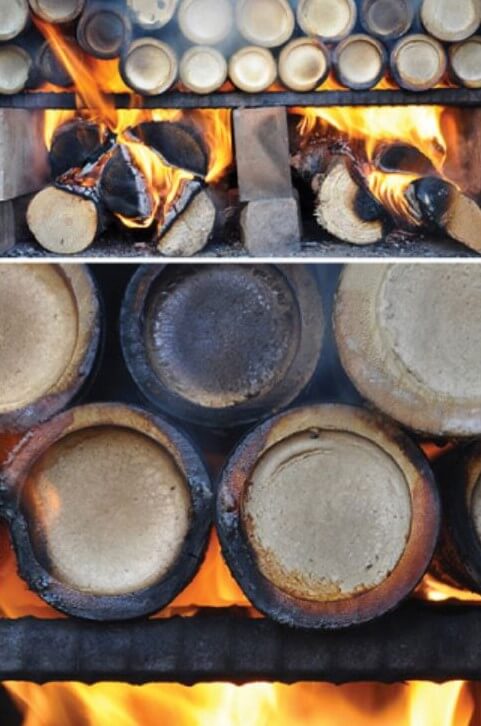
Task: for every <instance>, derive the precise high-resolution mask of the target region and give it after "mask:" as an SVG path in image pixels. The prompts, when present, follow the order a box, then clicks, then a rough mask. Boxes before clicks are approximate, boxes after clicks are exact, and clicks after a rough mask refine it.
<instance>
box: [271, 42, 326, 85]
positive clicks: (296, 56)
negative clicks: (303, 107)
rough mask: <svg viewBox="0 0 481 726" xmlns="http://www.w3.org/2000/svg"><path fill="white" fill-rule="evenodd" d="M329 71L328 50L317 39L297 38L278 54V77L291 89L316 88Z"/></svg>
mask: <svg viewBox="0 0 481 726" xmlns="http://www.w3.org/2000/svg"><path fill="white" fill-rule="evenodd" d="M328 73H329V51H328V50H327V48H325V46H323V45H322V43H320V42H319V41H317V40H311V39H310V38H297V39H296V40H292V41H291V42H290V43H288V44H287V45H286V46H285V48H283V49H282V52H281V54H280V56H279V77H280V79H281V81H282V83H283V84H284V85H285V86H286V87H287V88H290V89H292V90H293V91H300V92H302V91H312V90H314V89H315V88H318V86H320V85H321V84H322V83H323V82H324V80H325V79H326V77H327V74H328Z"/></svg>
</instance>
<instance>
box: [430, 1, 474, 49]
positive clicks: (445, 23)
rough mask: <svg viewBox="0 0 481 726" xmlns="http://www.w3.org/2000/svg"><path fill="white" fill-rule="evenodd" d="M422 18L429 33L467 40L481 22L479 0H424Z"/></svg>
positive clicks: (445, 39) (451, 40)
mask: <svg viewBox="0 0 481 726" xmlns="http://www.w3.org/2000/svg"><path fill="white" fill-rule="evenodd" d="M421 20H422V23H423V25H424V27H425V29H426V30H427V32H428V33H430V34H431V35H433V36H434V37H435V38H438V39H439V40H443V41H446V42H451V43H452V42H455V41H460V40H465V39H466V38H469V36H470V35H472V34H473V33H475V32H476V30H477V29H478V28H479V26H480V24H481V3H480V2H479V0H423V3H422V6H421Z"/></svg>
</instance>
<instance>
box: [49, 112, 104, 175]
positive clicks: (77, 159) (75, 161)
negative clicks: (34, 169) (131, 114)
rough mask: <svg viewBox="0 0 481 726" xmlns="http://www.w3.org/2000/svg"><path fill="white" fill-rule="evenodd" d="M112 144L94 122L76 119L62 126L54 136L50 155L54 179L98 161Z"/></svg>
mask: <svg viewBox="0 0 481 726" xmlns="http://www.w3.org/2000/svg"><path fill="white" fill-rule="evenodd" d="M112 143H113V142H112V139H111V137H110V136H109V135H108V134H106V133H104V132H103V131H102V129H101V127H100V126H98V124H96V123H94V122H93V121H86V120H84V119H81V118H76V119H73V120H72V121H68V122H67V123H65V124H62V125H61V126H59V127H58V128H57V129H56V131H55V133H54V135H53V138H52V145H51V148H50V153H49V160H50V167H51V169H52V176H53V178H54V179H56V178H57V177H59V176H60V175H61V174H65V172H67V171H69V169H74V168H81V167H83V166H85V165H86V164H87V163H88V162H94V161H96V160H97V159H98V158H99V157H100V156H101V155H102V154H103V153H104V152H105V151H106V150H107V148H108V147H109V145H111V144H112Z"/></svg>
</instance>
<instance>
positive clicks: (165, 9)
mask: <svg viewBox="0 0 481 726" xmlns="http://www.w3.org/2000/svg"><path fill="white" fill-rule="evenodd" d="M178 4H179V0H127V7H128V8H129V10H130V14H131V17H132V21H133V22H134V23H135V24H136V25H138V26H140V27H141V28H143V29H144V30H150V31H152V30H160V28H163V27H164V26H165V25H167V23H170V21H171V20H172V18H173V17H174V15H175V11H176V10H177V5H178Z"/></svg>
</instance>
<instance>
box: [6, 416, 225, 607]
mask: <svg viewBox="0 0 481 726" xmlns="http://www.w3.org/2000/svg"><path fill="white" fill-rule="evenodd" d="M32 433H33V435H32ZM20 451H21V454H20V455H18V456H17V457H15V458H14V459H13V460H12V462H11V464H10V465H9V466H8V467H7V468H6V469H5V470H4V472H3V475H2V481H1V484H2V489H3V492H4V497H5V499H6V500H7V502H6V504H5V505H4V511H3V512H2V515H3V517H4V518H6V519H7V521H8V522H9V524H10V531H11V536H12V540H13V543H14V547H15V550H16V552H17V556H18V561H19V565H20V574H21V576H22V577H23V578H24V580H25V581H26V582H27V583H28V585H29V586H30V587H31V588H32V589H33V590H34V591H35V592H37V593H38V594H39V595H40V596H41V597H42V598H43V599H44V600H46V601H47V602H48V603H49V604H50V605H52V606H53V607H55V608H57V609H58V610H61V611H63V612H65V613H68V614H71V615H75V616H77V617H81V618H86V619H90V620H126V619H129V618H136V617H141V616H144V615H148V614H151V613H154V612H156V611H158V610H161V609H162V608H163V607H164V606H165V605H168V604H169V603H170V602H171V601H172V600H173V599H174V598H175V596H176V595H177V594H178V593H179V592H180V591H181V590H182V589H183V588H184V587H185V586H186V585H187V584H188V583H189V582H190V580H191V579H192V577H193V576H194V574H195V572H196V571H197V569H198V567H199V564H200V562H201V560H202V558H203V555H204V550H205V546H206V543H207V537H208V532H209V528H210V525H211V520H212V515H211V500H212V494H211V489H210V482H209V477H208V475H207V472H206V470H205V467H204V465H203V463H202V461H201V460H200V458H199V457H198V455H197V453H196V451H195V450H194V448H193V447H192V445H191V444H190V442H189V441H188V440H187V439H186V438H185V437H184V435H183V434H182V433H181V432H180V431H179V430H177V429H175V428H174V427H173V426H171V425H170V424H168V423H167V422H166V421H163V420H162V419H159V418H156V417H154V416H152V415H151V414H148V413H146V412H143V411H140V410H138V409H132V408H128V407H127V406H122V405H114V404H112V405H109V404H98V405H91V406H84V407H80V408H74V409H72V410H70V411H67V412H65V413H63V414H61V415H59V416H57V417H56V418H54V419H53V420H51V421H49V422H48V423H45V424H43V425H41V426H40V427H38V428H37V429H34V432H30V433H29V434H27V436H26V437H25V439H24V441H23V442H21V443H20Z"/></svg>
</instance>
